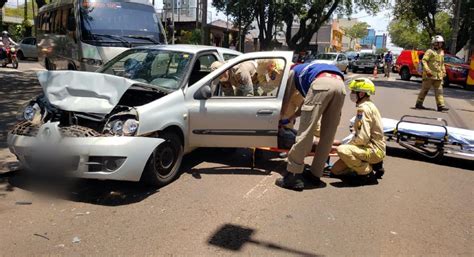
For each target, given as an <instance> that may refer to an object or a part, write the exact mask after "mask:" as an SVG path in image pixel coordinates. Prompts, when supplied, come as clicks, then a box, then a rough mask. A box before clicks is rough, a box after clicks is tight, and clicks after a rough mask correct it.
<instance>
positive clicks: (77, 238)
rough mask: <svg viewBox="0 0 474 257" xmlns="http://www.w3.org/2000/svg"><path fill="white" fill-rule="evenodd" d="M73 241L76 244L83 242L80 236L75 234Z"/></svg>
mask: <svg viewBox="0 0 474 257" xmlns="http://www.w3.org/2000/svg"><path fill="white" fill-rule="evenodd" d="M72 242H73V243H74V244H78V243H80V242H81V239H80V238H79V237H78V236H75V237H74V238H73V239H72Z"/></svg>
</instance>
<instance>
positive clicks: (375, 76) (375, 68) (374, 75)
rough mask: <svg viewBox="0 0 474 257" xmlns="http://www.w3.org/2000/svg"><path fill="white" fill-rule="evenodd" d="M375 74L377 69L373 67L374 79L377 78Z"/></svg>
mask: <svg viewBox="0 0 474 257" xmlns="http://www.w3.org/2000/svg"><path fill="white" fill-rule="evenodd" d="M377 72H378V71H377V67H375V68H374V79H376V78H377Z"/></svg>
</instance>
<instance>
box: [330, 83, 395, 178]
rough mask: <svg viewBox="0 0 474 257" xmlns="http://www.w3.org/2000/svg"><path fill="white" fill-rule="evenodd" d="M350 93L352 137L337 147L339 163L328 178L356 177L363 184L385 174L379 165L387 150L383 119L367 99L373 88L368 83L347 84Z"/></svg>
mask: <svg viewBox="0 0 474 257" xmlns="http://www.w3.org/2000/svg"><path fill="white" fill-rule="evenodd" d="M349 89H350V90H351V95H350V96H351V101H352V102H354V103H355V104H356V108H357V116H356V119H355V122H354V136H353V138H352V139H351V141H350V142H349V143H348V144H344V145H340V146H338V147H337V154H338V156H339V160H338V161H336V163H334V166H333V167H332V169H331V174H333V175H336V176H340V175H358V176H359V177H356V178H358V179H360V180H361V181H362V183H365V182H367V181H371V180H372V179H373V178H375V177H378V178H380V177H382V175H383V173H384V170H383V167H382V161H383V159H384V158H385V155H386V149H385V138H384V133H383V125H382V117H381V116H380V112H379V110H378V109H377V107H376V106H375V104H374V103H373V102H372V101H371V99H370V96H371V95H374V94H375V85H374V83H373V82H372V81H371V80H370V79H368V78H359V79H355V80H353V81H351V82H350V83H349ZM373 165H374V166H376V167H375V168H374V167H373ZM375 169H376V173H375V174H374V173H373V170H375Z"/></svg>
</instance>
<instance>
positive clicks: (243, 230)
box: [208, 224, 324, 256]
mask: <svg viewBox="0 0 474 257" xmlns="http://www.w3.org/2000/svg"><path fill="white" fill-rule="evenodd" d="M254 233H255V230H254V229H252V228H247V227H242V226H239V225H234V224H224V225H223V226H221V227H220V228H219V229H218V230H217V231H216V232H215V233H214V234H213V235H212V236H211V237H210V238H209V240H208V244H209V245H212V246H217V247H219V248H223V249H227V250H231V251H234V252H237V251H241V250H242V247H243V246H244V245H245V244H252V245H255V246H258V247H264V248H266V249H267V250H269V251H280V252H283V253H284V254H287V255H298V256H324V255H318V254H314V253H311V252H305V251H301V250H297V249H294V248H290V247H286V246H282V245H278V244H275V243H272V242H266V241H260V240H256V239H252V235H253V234H254Z"/></svg>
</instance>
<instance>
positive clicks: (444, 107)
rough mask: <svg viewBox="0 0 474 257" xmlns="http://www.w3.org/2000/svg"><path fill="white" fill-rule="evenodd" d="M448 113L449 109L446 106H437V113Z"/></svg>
mask: <svg viewBox="0 0 474 257" xmlns="http://www.w3.org/2000/svg"><path fill="white" fill-rule="evenodd" d="M447 111H449V108H447V107H446V106H438V112H447Z"/></svg>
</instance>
